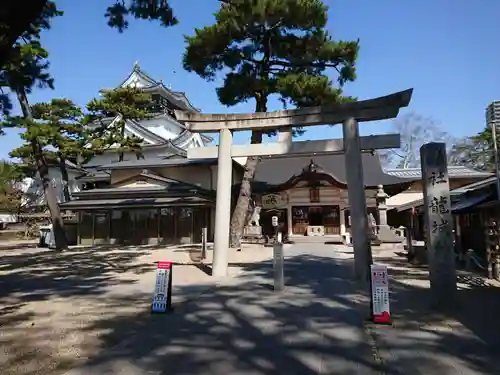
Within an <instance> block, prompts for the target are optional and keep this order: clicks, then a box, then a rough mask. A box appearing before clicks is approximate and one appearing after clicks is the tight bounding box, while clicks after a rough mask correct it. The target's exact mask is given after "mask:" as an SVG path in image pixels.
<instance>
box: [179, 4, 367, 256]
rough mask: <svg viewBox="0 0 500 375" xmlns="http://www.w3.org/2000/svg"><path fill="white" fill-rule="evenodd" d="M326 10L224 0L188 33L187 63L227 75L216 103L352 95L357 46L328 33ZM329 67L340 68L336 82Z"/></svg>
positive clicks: (244, 204) (263, 107)
mask: <svg viewBox="0 0 500 375" xmlns="http://www.w3.org/2000/svg"><path fill="white" fill-rule="evenodd" d="M327 10H328V8H327V6H326V5H325V4H324V3H323V2H322V1H320V0H234V1H227V2H225V3H224V4H222V6H221V8H220V10H219V11H218V12H217V13H216V14H215V23H214V24H213V25H211V26H207V27H204V28H202V29H196V30H195V35H194V36H192V37H187V38H186V40H187V43H188V46H187V49H186V52H185V54H184V60H183V63H184V68H185V69H186V70H188V71H192V72H195V73H197V74H198V75H199V76H200V77H202V78H204V79H206V80H208V81H212V80H215V78H216V77H217V76H218V74H220V73H225V79H224V82H223V84H222V86H221V87H219V88H218V89H217V95H218V98H219V101H220V102H221V103H222V104H224V105H227V106H233V105H236V104H238V103H242V102H246V101H249V100H252V99H253V100H255V111H256V112H265V111H267V110H268V99H269V97H270V96H271V95H276V96H277V97H278V98H279V99H280V100H281V102H282V103H283V104H284V105H285V106H286V105H292V106H295V107H304V106H315V105H321V104H323V103H335V102H341V101H345V100H349V99H350V98H346V97H344V96H343V95H342V86H343V85H344V84H345V83H346V82H348V81H353V80H354V79H355V78H356V75H355V62H356V59H357V56H358V49H359V44H358V41H334V40H332V39H331V37H330V36H329V34H328V32H327V31H326V30H325V27H326V24H327ZM329 68H332V69H333V70H334V71H336V73H337V83H338V87H336V88H335V87H334V86H333V83H332V82H331V80H330V78H329V77H328V75H327V69H329ZM226 72H227V73H226ZM299 131H300V129H299ZM262 137H263V134H262V133H261V132H257V131H253V132H252V135H251V143H261V142H262ZM258 161H259V158H257V157H249V158H248V159H247V162H246V165H245V173H244V176H243V181H242V183H241V188H240V193H239V196H238V201H237V203H236V208H235V210H234V212H233V216H232V218H231V246H232V247H237V246H239V241H240V238H241V234H242V232H243V227H244V225H245V220H246V214H247V210H248V206H249V201H250V195H251V182H252V180H253V179H254V175H255V170H256V168H257V165H258Z"/></svg>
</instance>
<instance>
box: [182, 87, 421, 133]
mask: <svg viewBox="0 0 500 375" xmlns="http://www.w3.org/2000/svg"><path fill="white" fill-rule="evenodd" d="M412 93H413V89H409V90H406V91H401V92H398V93H394V94H391V95H387V96H383V97H380V98H376V99H369V100H362V101H359V102H350V103H339V104H331V105H325V106H318V107H308V108H299V109H292V110H284V111H275V112H258V113H243V114H199V113H190V112H185V111H179V110H176V111H175V114H176V118H177V120H178V121H181V122H184V124H185V125H186V127H187V128H188V129H189V130H190V131H192V132H217V131H219V130H221V129H230V130H233V131H239V130H261V131H269V130H274V129H279V128H281V127H284V126H285V127H292V126H314V125H334V124H339V123H341V122H342V121H344V120H345V119H346V118H349V117H352V118H354V119H356V120H357V121H376V120H384V119H390V118H394V117H396V116H397V115H398V113H399V109H400V108H402V107H406V106H408V104H409V102H410V100H411V96H412Z"/></svg>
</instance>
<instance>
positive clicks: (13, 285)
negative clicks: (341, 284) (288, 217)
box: [0, 244, 272, 375]
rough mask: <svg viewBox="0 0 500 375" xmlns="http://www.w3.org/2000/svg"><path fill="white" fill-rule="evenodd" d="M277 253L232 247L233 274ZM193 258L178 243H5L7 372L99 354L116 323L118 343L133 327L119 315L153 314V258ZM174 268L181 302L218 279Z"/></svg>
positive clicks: (1, 295) (55, 370)
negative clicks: (57, 247)
mask: <svg viewBox="0 0 500 375" xmlns="http://www.w3.org/2000/svg"><path fill="white" fill-rule="evenodd" d="M271 252H272V249H262V250H261V251H259V252H258V253H257V255H255V253H254V255H249V252H247V251H245V252H233V253H230V256H229V261H230V262H231V263H233V267H231V268H230V272H229V274H230V275H234V274H237V273H239V272H240V269H241V263H249V262H254V261H259V260H265V259H269V258H270V255H271ZM191 258H192V257H190V256H189V255H188V253H187V252H186V251H185V249H175V248H168V249H167V248H143V247H140V248H120V249H116V248H101V249H96V248H90V249H89V248H76V249H71V250H69V251H66V252H63V253H58V252H54V251H49V250H44V249H36V248H29V247H23V246H18V247H17V248H16V246H15V245H13V244H10V245H5V246H0V347H1V350H0V373H1V374H2V375H4V374H5V375H11V374H30V375H31V374H33V375H34V374H37V375H57V374H61V373H63V372H65V371H68V370H69V369H70V368H73V367H74V366H76V365H79V364H81V363H83V362H85V361H86V360H87V359H88V358H91V357H93V356H95V355H96V354H98V353H99V351H100V350H101V348H102V347H103V346H104V345H103V343H102V336H103V335H106V336H109V335H107V333H109V330H111V329H112V330H114V331H115V332H114V335H113V337H114V338H115V340H116V342H115V343H110V342H109V341H108V342H106V345H105V346H106V347H108V348H109V346H110V344H119V343H120V342H121V341H122V340H124V339H127V338H128V337H130V335H132V334H134V332H132V331H131V330H130V329H129V328H128V327H127V326H126V325H125V324H124V323H120V322H126V321H127V320H128V321H130V319H131V318H134V317H135V319H144V321H146V320H147V319H149V317H150V313H149V307H150V306H149V303H150V302H149V301H150V297H151V293H152V290H153V285H154V280H155V269H156V265H155V263H154V262H155V261H158V260H171V261H174V262H179V263H188V262H190V260H191ZM208 258H209V259H210V258H211V254H210V253H209V256H208ZM173 275H174V280H173V284H174V292H173V303H174V306H175V305H176V304H178V303H181V302H182V301H183V300H185V299H189V298H194V297H196V296H197V295H199V294H200V293H201V292H203V291H204V290H206V289H207V288H209V287H210V286H212V285H214V283H215V282H216V281H217V280H214V279H213V278H211V277H210V276H208V275H207V274H206V273H204V272H203V271H201V270H200V269H199V268H198V267H195V266H194V265H175V266H174V272H173ZM104 322H106V324H105V323H104ZM109 322H116V326H112V327H110V324H109ZM120 324H121V325H120ZM136 329H137V328H136Z"/></svg>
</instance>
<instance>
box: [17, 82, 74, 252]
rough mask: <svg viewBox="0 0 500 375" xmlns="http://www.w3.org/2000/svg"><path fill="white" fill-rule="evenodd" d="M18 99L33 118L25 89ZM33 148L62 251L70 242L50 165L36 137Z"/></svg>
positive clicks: (19, 92)
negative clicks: (67, 238)
mask: <svg viewBox="0 0 500 375" xmlns="http://www.w3.org/2000/svg"><path fill="white" fill-rule="evenodd" d="M17 99H18V100H19V104H20V106H21V109H22V111H23V115H24V117H25V118H31V109H30V106H29V103H28V98H27V97H26V93H25V92H24V90H18V91H17ZM31 149H32V152H33V157H34V159H35V162H36V166H37V170H38V174H39V175H40V179H41V180H42V185H43V191H44V194H45V200H46V201H47V206H48V207H49V211H50V217H51V221H52V227H53V230H54V240H55V245H56V250H59V251H62V250H65V249H67V248H68V242H67V240H66V233H65V232H64V223H63V220H62V216H61V211H60V210H59V204H58V202H57V195H56V191H55V189H54V186H53V185H52V181H50V177H49V166H48V164H47V161H46V160H45V157H44V156H43V153H42V150H41V148H40V145H39V144H38V141H37V140H36V139H35V140H33V141H32V142H31Z"/></svg>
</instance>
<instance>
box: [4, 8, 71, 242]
mask: <svg viewBox="0 0 500 375" xmlns="http://www.w3.org/2000/svg"><path fill="white" fill-rule="evenodd" d="M62 14H63V13H62V12H60V11H59V10H58V9H57V8H56V6H55V3H54V2H52V1H48V2H47V4H46V6H45V8H44V9H43V11H42V13H41V15H40V17H39V18H37V19H36V20H35V22H33V23H31V24H30V27H29V29H28V30H27V31H26V32H24V33H23V34H22V35H21V37H20V38H18V39H17V41H16V42H15V44H14V46H13V48H12V50H11V51H10V54H9V56H8V58H7V59H6V61H5V62H4V63H3V64H2V65H1V66H0V87H1V88H5V89H8V90H10V93H12V94H14V95H15V96H16V98H17V100H18V101H19V105H20V107H21V110H22V114H23V116H22V117H15V118H7V119H6V121H4V123H3V125H4V126H16V127H23V128H26V129H27V131H29V132H31V136H30V138H31V139H32V141H31V143H30V145H29V147H30V148H31V150H32V155H33V159H34V161H35V164H36V169H37V171H38V174H39V175H40V178H41V180H42V184H43V188H44V194H45V199H46V201H47V206H48V207H49V210H50V215H51V219H52V225H53V228H54V237H55V245H56V249H58V250H63V249H66V248H67V241H66V236H65V233H64V227H63V220H62V217H61V213H60V210H59V205H58V202H57V197H56V193H55V189H54V187H53V186H52V183H51V181H50V178H49V166H48V163H47V160H46V159H45V157H44V155H43V150H42V147H41V145H40V144H39V142H38V138H37V136H36V134H35V133H36V129H37V127H36V123H35V122H34V120H33V117H32V114H31V108H30V105H29V102H28V94H30V93H31V91H32V89H33V87H39V88H44V87H48V88H53V79H52V78H51V76H50V74H49V73H48V68H49V62H48V60H47V58H48V52H47V51H46V50H45V49H44V48H43V47H42V45H41V43H40V33H41V31H42V30H47V29H49V28H50V22H51V20H52V19H53V18H54V17H57V16H61V15H62ZM3 103H7V107H5V106H4V109H5V108H7V109H8V100H7V99H6V96H4V97H3Z"/></svg>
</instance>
